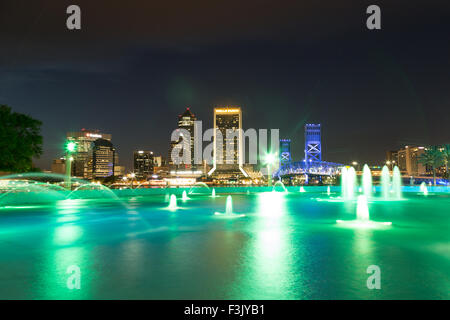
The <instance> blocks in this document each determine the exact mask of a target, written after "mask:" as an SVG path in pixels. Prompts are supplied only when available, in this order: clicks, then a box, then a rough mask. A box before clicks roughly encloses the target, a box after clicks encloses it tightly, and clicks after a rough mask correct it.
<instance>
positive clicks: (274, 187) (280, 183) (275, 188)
mask: <svg viewBox="0 0 450 320" xmlns="http://www.w3.org/2000/svg"><path fill="white" fill-rule="evenodd" d="M277 186H281V192H288V190H287V189H286V187H285V186H284V183H283V182H281V181H279V180H278V181H277V182H275V184H274V185H273V187H272V191H277ZM303 192H304V191H303Z"/></svg>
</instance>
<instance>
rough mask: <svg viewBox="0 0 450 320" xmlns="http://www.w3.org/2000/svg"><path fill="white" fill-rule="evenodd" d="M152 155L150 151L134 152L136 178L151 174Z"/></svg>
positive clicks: (152, 165)
mask: <svg viewBox="0 0 450 320" xmlns="http://www.w3.org/2000/svg"><path fill="white" fill-rule="evenodd" d="M153 167H154V157H153V152H152V151H142V150H139V151H135V152H134V173H135V175H136V178H138V179H147V178H148V177H150V176H151V175H152V174H153Z"/></svg>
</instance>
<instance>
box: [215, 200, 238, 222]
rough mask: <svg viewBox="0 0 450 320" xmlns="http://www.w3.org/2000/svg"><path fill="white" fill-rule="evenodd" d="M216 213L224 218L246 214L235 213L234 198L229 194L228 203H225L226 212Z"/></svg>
mask: <svg viewBox="0 0 450 320" xmlns="http://www.w3.org/2000/svg"><path fill="white" fill-rule="evenodd" d="M214 215H216V216H221V217H224V218H239V217H243V216H245V215H244V214H235V213H233V199H232V198H231V196H230V195H229V196H227V200H226V204H225V213H221V212H215V213H214Z"/></svg>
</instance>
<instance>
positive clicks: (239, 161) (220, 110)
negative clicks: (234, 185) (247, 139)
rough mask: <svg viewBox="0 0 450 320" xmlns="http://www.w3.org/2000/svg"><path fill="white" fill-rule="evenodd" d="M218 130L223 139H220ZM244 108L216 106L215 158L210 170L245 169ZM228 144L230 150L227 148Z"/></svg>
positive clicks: (233, 170)
mask: <svg viewBox="0 0 450 320" xmlns="http://www.w3.org/2000/svg"><path fill="white" fill-rule="evenodd" d="M218 131H219V132H220V134H221V136H222V141H220V140H218V137H217V135H218ZM242 138H243V137H242V110H241V108H240V107H236V106H226V107H217V108H214V158H213V168H212V169H211V170H210V171H209V172H208V174H209V175H211V174H212V173H213V172H214V171H216V170H217V171H225V172H230V173H233V172H235V173H239V172H241V173H242V174H244V176H246V177H247V176H248V175H247V173H246V172H245V170H244V169H243V160H244V159H243V157H242V154H243V141H242ZM227 145H228V150H227Z"/></svg>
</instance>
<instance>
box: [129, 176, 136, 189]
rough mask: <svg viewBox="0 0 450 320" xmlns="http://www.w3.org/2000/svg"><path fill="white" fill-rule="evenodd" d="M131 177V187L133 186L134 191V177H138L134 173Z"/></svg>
mask: <svg viewBox="0 0 450 320" xmlns="http://www.w3.org/2000/svg"><path fill="white" fill-rule="evenodd" d="M130 177H131V181H130V186H131V189H133V180H134V177H136V174H135V173H134V172H132V173H131V174H130Z"/></svg>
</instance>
